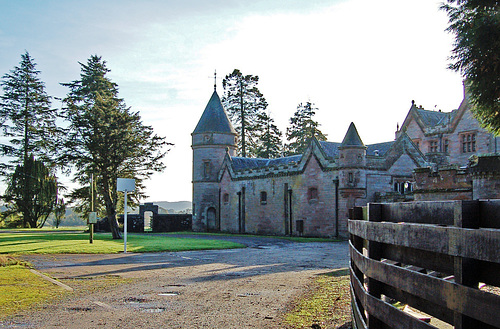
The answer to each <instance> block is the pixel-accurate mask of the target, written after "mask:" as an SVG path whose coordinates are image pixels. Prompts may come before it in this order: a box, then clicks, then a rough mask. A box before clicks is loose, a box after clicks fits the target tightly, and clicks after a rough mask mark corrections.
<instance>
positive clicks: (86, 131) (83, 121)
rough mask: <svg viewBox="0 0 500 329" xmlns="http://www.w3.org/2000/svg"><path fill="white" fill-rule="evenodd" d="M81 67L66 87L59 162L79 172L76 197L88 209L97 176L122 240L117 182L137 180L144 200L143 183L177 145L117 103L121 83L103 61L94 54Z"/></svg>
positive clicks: (112, 223)
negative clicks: (167, 148)
mask: <svg viewBox="0 0 500 329" xmlns="http://www.w3.org/2000/svg"><path fill="white" fill-rule="evenodd" d="M80 65H81V74H80V79H79V80H75V81H73V82H71V83H64V84H63V85H64V86H67V87H68V88H69V93H68V95H67V96H66V98H65V99H64V103H65V108H64V109H63V110H64V116H65V118H66V119H67V120H68V122H69V128H68V131H67V133H66V137H65V140H64V150H63V152H61V154H60V156H59V161H60V163H66V164H69V165H73V166H74V168H75V169H76V173H75V177H74V181H75V182H77V183H79V184H80V185H81V186H84V187H82V188H80V189H77V190H75V191H73V193H72V194H71V196H72V197H73V198H78V199H84V200H86V201H87V205H88V206H90V189H89V188H88V183H89V180H90V176H91V174H92V173H93V174H94V177H95V183H96V193H97V198H98V199H100V200H102V201H103V203H104V209H105V214H104V215H106V216H107V218H108V221H109V224H110V227H111V232H112V234H113V238H114V239H119V238H121V234H120V231H119V228H118V222H117V219H116V210H117V205H118V202H119V198H118V192H117V191H116V183H117V178H118V177H121V178H134V179H135V180H136V189H137V190H136V193H135V194H134V196H135V197H136V200H137V198H139V197H141V196H143V191H142V190H143V188H144V186H143V182H144V180H145V179H147V178H149V177H150V176H151V175H152V174H153V173H154V172H157V171H162V170H163V169H164V168H165V166H164V164H163V163H162V162H161V159H162V158H163V156H164V155H165V152H164V150H163V147H164V146H165V145H172V144H169V143H167V142H166V141H165V139H164V138H163V137H159V136H157V135H156V134H154V132H153V128H152V127H150V126H145V125H144V124H143V123H142V122H141V117H140V116H139V114H138V113H137V112H136V113H133V112H131V110H130V108H128V107H127V106H126V105H125V102H124V101H123V99H121V98H118V87H117V84H116V83H114V82H112V81H111V80H110V79H109V78H108V77H107V73H108V72H110V70H109V69H108V68H107V67H106V62H105V61H104V60H102V59H101V57H99V56H96V55H93V56H91V57H90V58H89V59H88V61H87V63H86V64H82V63H80ZM72 200H74V199H72ZM87 210H89V208H88V207H87Z"/></svg>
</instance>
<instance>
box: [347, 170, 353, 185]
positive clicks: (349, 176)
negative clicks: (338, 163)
mask: <svg viewBox="0 0 500 329" xmlns="http://www.w3.org/2000/svg"><path fill="white" fill-rule="evenodd" d="M347 177H348V178H347V181H348V182H349V183H354V175H353V174H352V172H350V173H349V175H348V176H347Z"/></svg>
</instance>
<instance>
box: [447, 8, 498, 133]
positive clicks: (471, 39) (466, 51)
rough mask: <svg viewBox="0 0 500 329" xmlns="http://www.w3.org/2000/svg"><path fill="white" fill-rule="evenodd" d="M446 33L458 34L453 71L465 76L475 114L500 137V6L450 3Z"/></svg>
mask: <svg viewBox="0 0 500 329" xmlns="http://www.w3.org/2000/svg"><path fill="white" fill-rule="evenodd" d="M441 9H443V10H445V11H446V12H447V13H448V17H449V26H448V28H447V31H449V32H452V33H454V34H455V44H454V48H453V50H452V56H451V60H452V61H453V63H452V64H451V65H450V69H452V70H454V71H457V72H460V73H462V75H463V76H464V78H465V80H466V88H467V89H468V91H469V92H470V100H471V101H472V105H473V106H472V112H473V113H474V114H475V115H476V117H477V118H478V120H479V121H480V122H481V123H482V125H483V126H484V127H486V128H487V129H489V130H490V131H491V132H493V133H494V134H496V135H497V136H498V135H500V55H499V54H500V2H499V1H498V0H448V1H447V2H446V3H445V4H443V5H442V6H441Z"/></svg>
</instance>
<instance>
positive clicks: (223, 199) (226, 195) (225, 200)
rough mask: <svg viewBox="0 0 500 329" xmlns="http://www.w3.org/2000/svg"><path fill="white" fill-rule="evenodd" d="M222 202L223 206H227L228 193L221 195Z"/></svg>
mask: <svg viewBox="0 0 500 329" xmlns="http://www.w3.org/2000/svg"><path fill="white" fill-rule="evenodd" d="M222 202H224V204H226V205H227V204H229V194H228V193H224V194H223V195H222Z"/></svg>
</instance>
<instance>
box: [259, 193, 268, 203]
mask: <svg viewBox="0 0 500 329" xmlns="http://www.w3.org/2000/svg"><path fill="white" fill-rule="evenodd" d="M260 204H267V192H266V191H262V192H260Z"/></svg>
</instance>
